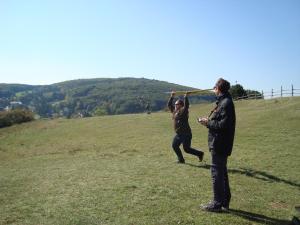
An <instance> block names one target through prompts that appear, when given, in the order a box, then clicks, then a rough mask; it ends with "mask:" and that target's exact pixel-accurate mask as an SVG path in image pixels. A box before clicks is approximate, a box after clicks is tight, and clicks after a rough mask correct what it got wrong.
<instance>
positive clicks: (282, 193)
mask: <svg viewBox="0 0 300 225" xmlns="http://www.w3.org/2000/svg"><path fill="white" fill-rule="evenodd" d="M212 107H213V104H207V105H192V106H191V109H190V124H191V127H192V130H193V142H192V145H193V146H194V147H195V148H201V149H203V150H204V151H205V159H204V162H202V163H199V162H198V161H197V159H196V158H195V157H192V156H189V155H186V154H185V155H184V156H185V158H186V164H185V165H178V164H176V163H175V161H176V157H175V154H174V153H173V151H172V150H171V141H172V138H173V135H174V133H173V130H172V122H171V116H170V114H169V113H166V112H161V113H153V114H151V115H146V114H138V115H120V116H105V117H94V118H85V119H69V120H67V119H56V120H38V121H35V122H31V123H25V124H21V125H16V126H13V127H9V128H3V129H0V224H20V225H21V224H62V225H65V224H116V225H126V224H128V225H129V224H130V225H143V224H144V225H150V224H153V225H159V224H161V225H166V224H174V225H175V224H176V225H177V224H181V225H182V224H186V225H190V224H197V225H209V224H211V225H218V224H230V225H231V224H236V225H243V224H269V225H275V224H289V221H291V219H292V216H293V213H294V206H295V205H299V204H300V151H299V145H300V98H297V97H295V98H284V99H278V100H274V99H273V100H253V101H241V102H236V111H237V132H236V141H235V145H234V150H233V154H232V156H231V157H230V158H229V165H228V166H229V179H230V183H231V188H232V203H231V208H232V210H231V211H230V213H219V214H212V213H207V212H203V211H201V210H200V209H199V205H200V204H201V203H207V202H208V201H209V200H210V199H211V196H212V190H211V189H212V188H211V178H210V155H209V152H208V149H207V129H206V128H204V127H202V126H200V125H198V124H197V123H196V116H197V115H198V116H204V115H207V114H208V112H209V111H210V110H211V108H212Z"/></svg>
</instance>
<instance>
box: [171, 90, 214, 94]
mask: <svg viewBox="0 0 300 225" xmlns="http://www.w3.org/2000/svg"><path fill="white" fill-rule="evenodd" d="M207 92H213V90H212V89H202V90H192V91H174V93H175V95H184V94H186V93H188V94H202V93H203V94H206V93H207ZM165 93H166V94H171V93H172V92H171V91H168V92H165Z"/></svg>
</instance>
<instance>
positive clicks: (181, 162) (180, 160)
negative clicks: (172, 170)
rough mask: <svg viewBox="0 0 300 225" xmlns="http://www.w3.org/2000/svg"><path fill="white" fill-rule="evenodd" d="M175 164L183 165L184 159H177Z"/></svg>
mask: <svg viewBox="0 0 300 225" xmlns="http://www.w3.org/2000/svg"><path fill="white" fill-rule="evenodd" d="M177 163H179V164H185V161H184V159H178V161H177Z"/></svg>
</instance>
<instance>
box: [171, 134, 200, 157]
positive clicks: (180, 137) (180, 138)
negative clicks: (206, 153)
mask: <svg viewBox="0 0 300 225" xmlns="http://www.w3.org/2000/svg"><path fill="white" fill-rule="evenodd" d="M191 143H192V134H176V135H175V137H174V138H173V143H172V148H173V150H174V152H175V153H176V155H177V158H178V160H179V161H184V158H183V155H182V152H181V150H180V148H179V146H180V145H181V144H182V146H183V150H184V151H185V152H186V153H188V154H192V155H195V156H197V157H199V156H201V155H202V154H203V152H202V151H199V150H196V149H193V148H191Z"/></svg>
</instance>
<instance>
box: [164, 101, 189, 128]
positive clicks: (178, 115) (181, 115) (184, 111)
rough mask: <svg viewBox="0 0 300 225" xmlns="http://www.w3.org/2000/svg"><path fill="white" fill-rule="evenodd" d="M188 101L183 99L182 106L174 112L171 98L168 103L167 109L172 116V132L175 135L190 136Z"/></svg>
mask: <svg viewBox="0 0 300 225" xmlns="http://www.w3.org/2000/svg"><path fill="white" fill-rule="evenodd" d="M189 105H190V104H189V100H188V98H187V97H185V98H184V106H183V107H182V108H181V109H180V110H175V106H174V104H173V97H171V98H170V99H169V101H168V108H169V109H170V111H171V113H172V114H173V121H174V130H175V132H176V133H177V134H192V131H191V128H190V125H189Z"/></svg>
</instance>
